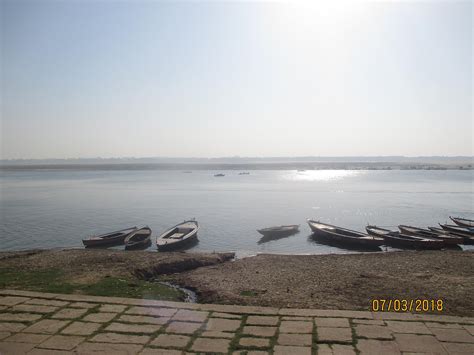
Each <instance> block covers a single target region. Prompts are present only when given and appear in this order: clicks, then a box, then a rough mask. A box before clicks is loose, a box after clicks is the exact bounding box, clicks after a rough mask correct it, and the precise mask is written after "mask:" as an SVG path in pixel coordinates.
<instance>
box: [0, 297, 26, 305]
mask: <svg viewBox="0 0 474 355" xmlns="http://www.w3.org/2000/svg"><path fill="white" fill-rule="evenodd" d="M28 300H29V298H26V297H16V296H5V297H0V305H1V306H14V305H16V304H20V303H23V302H25V301H28Z"/></svg>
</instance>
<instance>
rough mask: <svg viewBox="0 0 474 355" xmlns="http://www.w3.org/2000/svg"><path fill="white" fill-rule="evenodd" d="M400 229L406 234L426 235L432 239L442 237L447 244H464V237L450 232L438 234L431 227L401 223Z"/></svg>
mask: <svg viewBox="0 0 474 355" xmlns="http://www.w3.org/2000/svg"><path fill="white" fill-rule="evenodd" d="M398 229H400V231H401V232H402V233H404V234H408V235H414V236H416V237H425V238H431V239H442V240H443V241H444V244H445V245H457V244H462V243H463V241H464V239H463V238H461V237H458V236H455V235H449V234H437V233H435V232H433V231H430V230H429V229H424V228H418V227H412V226H407V225H403V224H401V225H399V226H398Z"/></svg>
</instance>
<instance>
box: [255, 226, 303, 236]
mask: <svg viewBox="0 0 474 355" xmlns="http://www.w3.org/2000/svg"><path fill="white" fill-rule="evenodd" d="M299 227H300V226H299V225H298V224H290V225H286V226H277V227H268V228H263V229H257V232H259V233H260V234H261V235H263V236H279V235H291V234H295V233H298V232H299V230H298V228H299Z"/></svg>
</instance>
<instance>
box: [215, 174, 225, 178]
mask: <svg viewBox="0 0 474 355" xmlns="http://www.w3.org/2000/svg"><path fill="white" fill-rule="evenodd" d="M222 176H225V174H214V177H222Z"/></svg>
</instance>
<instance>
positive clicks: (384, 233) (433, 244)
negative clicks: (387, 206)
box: [365, 225, 444, 249]
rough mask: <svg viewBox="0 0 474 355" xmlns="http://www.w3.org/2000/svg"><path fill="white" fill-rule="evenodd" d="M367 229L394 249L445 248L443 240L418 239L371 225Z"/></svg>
mask: <svg viewBox="0 0 474 355" xmlns="http://www.w3.org/2000/svg"><path fill="white" fill-rule="evenodd" d="M365 229H366V230H367V233H369V234H370V235H375V236H379V237H382V238H383V239H384V240H385V243H386V244H388V245H391V246H394V247H399V248H411V249H441V248H443V247H444V241H443V240H441V239H431V238H423V237H416V236H411V235H406V234H402V233H400V232H396V231H391V230H389V229H384V228H380V227H377V226H370V225H369V226H367V227H365Z"/></svg>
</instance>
